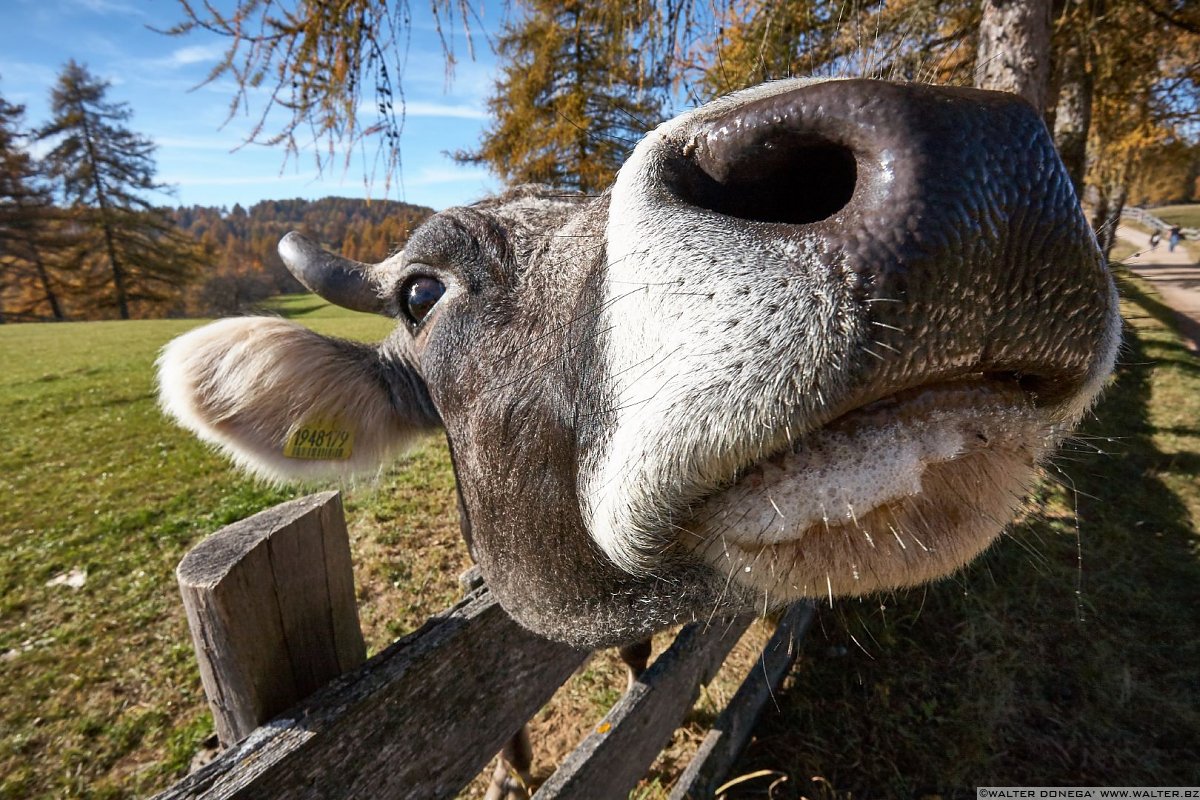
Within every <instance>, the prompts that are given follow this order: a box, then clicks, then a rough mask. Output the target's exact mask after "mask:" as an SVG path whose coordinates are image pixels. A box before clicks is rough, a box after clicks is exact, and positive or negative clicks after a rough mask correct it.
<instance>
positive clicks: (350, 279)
mask: <svg viewBox="0 0 1200 800" xmlns="http://www.w3.org/2000/svg"><path fill="white" fill-rule="evenodd" d="M279 257H280V258H282V259H283V264H284V266H285V267H287V268H288V272H290V273H292V275H294V276H295V278H296V280H298V281H300V282H301V283H302V284H304V286H305V288H307V289H308V290H309V291H312V292H315V293H317V294H318V295H320V296H321V297H323V298H325V299H326V300H328V301H329V302H331V303H333V304H334V305H338V306H341V307H342V308H349V309H352V310H354V311H366V312H368V313H371V314H383V313H384V303H383V298H382V297H380V295H379V291H378V286H377V282H376V280H377V279H376V277H375V267H374V266H372V265H371V264H363V263H361V262H358V261H352V260H350V259H348V258H342V257H341V256H339V255H334V254H333V253H330V252H327V251H325V250H322V249H321V248H320V247H318V246H317V245H316V244H315V243H313V242H311V241H309V240H308V239H306V238H305V237H303V236H301V235H300V234H298V233H296V232H295V231H292V232H291V233H289V234H288V235H287V236H284V237H283V238H282V239H280V240H279Z"/></svg>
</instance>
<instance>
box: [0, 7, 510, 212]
mask: <svg viewBox="0 0 1200 800" xmlns="http://www.w3.org/2000/svg"><path fill="white" fill-rule="evenodd" d="M223 5H225V3H223ZM410 5H411V8H412V12H413V16H414V20H413V23H414V24H413V31H412V38H411V44H410V46H409V55H408V61H407V64H406V67H405V72H404V76H403V87H404V91H405V95H406V101H407V102H406V107H407V112H406V122H405V126H404V133H403V138H402V140H401V151H402V158H403V163H404V168H403V174H402V175H401V176H400V177H401V181H400V182H399V183H397V182H395V181H393V182H392V185H391V186H390V187H388V186H386V185H385V182H384V181H383V180H382V178H376V179H375V180H374V181H373V183H372V184H371V185H370V186H369V187H368V186H367V185H366V181H365V180H364V175H365V173H366V172H367V171H368V170H369V167H368V168H367V169H364V166H363V162H362V160H361V156H355V157H354V160H353V161H351V163H350V165H349V166H348V167H346V166H345V161H344V160H343V158H342V156H341V154H339V156H338V157H337V158H336V159H334V160H333V162H334V163H333V165H332V166H331V167H327V168H326V169H325V171H324V174H320V175H319V174H318V173H317V169H316V167H315V165H314V159H313V157H312V152H311V151H309V152H308V153H302V154H301V156H300V158H299V159H298V160H297V159H291V160H289V161H288V163H287V164H286V165H285V163H284V151H283V150H282V148H279V147H265V146H261V145H246V146H244V147H241V148H240V149H238V147H239V145H240V144H242V142H243V140H244V138H245V136H246V135H247V133H248V132H249V131H250V129H251V127H252V125H253V123H254V122H255V121H256V120H257V118H258V113H259V112H260V111H261V108H254V107H253V106H252V107H251V108H250V110H249V112H248V113H239V114H238V115H237V116H235V117H234V118H233V119H232V120H230V121H229V122H228V123H226V122H225V120H226V118H227V116H228V112H229V104H230V101H231V99H232V98H233V96H234V89H233V84H232V81H231V80H230V79H228V78H221V79H219V80H218V81H216V82H215V83H213V84H209V85H206V86H202V87H199V88H195V87H197V85H198V84H199V83H201V82H202V81H203V79H204V78H205V76H206V75H207V74H208V72H209V70H210V69H211V68H212V66H213V65H214V64H215V63H216V62H217V60H218V58H219V56H220V54H221V52H222V51H223V41H222V40H221V39H219V38H218V37H216V36H213V35H201V34H196V33H193V34H189V35H187V36H184V37H168V36H164V35H162V34H159V33H156V32H154V31H153V30H150V29H149V28H148V27H147V26H152V27H156V28H166V27H169V26H170V25H172V24H173V23H175V22H178V21H180V20H181V19H182V14H181V12H180V9H179V6H178V5H177V4H176V3H175V2H173V0H0V94H2V95H3V96H4V97H5V98H6V99H8V100H9V101H10V102H13V103H20V104H23V105H25V106H26V122H27V124H30V125H38V124H41V123H43V122H45V121H46V120H47V119H48V118H49V108H48V106H49V95H50V89H51V87H52V86H53V85H54V82H55V79H56V77H57V73H58V71H59V69H60V68H61V66H62V65H63V64H64V63H66V61H67V60H68V59H71V58H74V59H75V60H76V61H79V62H81V63H84V64H86V65H87V67H88V68H89V69H90V70H91V72H92V73H93V74H95V75H97V76H98V77H101V78H103V79H105V80H108V81H110V82H111V83H112V87H111V89H110V90H109V98H110V99H112V100H117V101H121V102H125V103H128V104H129V106H130V108H131V109H132V110H133V119H132V121H131V122H130V124H129V127H130V128H131V129H132V130H134V131H136V132H138V133H141V134H143V135H146V136H149V137H150V138H152V139H153V140H154V141H155V142H156V143H157V144H158V151H157V153H156V161H157V164H158V178H159V180H161V181H163V182H165V183H168V184H171V185H172V186H173V187H174V190H175V191H174V195H173V196H162V197H160V198H158V201H159V202H162V203H163V204H165V205H176V204H179V205H208V206H232V205H233V204H234V203H235V202H237V203H241V204H242V205H250V204H252V203H254V202H257V201H258V200H263V199H280V198H290V197H307V198H318V197H325V196H328V195H337V196H342V197H368V196H369V197H371V198H373V199H375V198H381V197H387V198H390V199H394V200H405V201H407V202H410V203H418V204H421V205H427V206H432V207H434V208H437V209H441V208H445V207H447V206H450V205H455V204H459V203H465V202H469V201H471V200H473V199H477V198H478V197H480V196H481V195H483V194H485V193H487V192H489V191H494V190H495V189H496V188H498V186H499V183H498V181H497V180H496V179H495V178H494V177H493V176H492V175H490V174H489V173H488V172H487V170H486V169H484V168H481V167H475V166H461V165H458V164H455V163H454V162H453V161H452V160H451V159H450V158H448V157H447V156H445V155H443V152H444V151H452V150H455V149H459V148H470V147H473V146H475V145H476V144H477V143H478V141H479V136H480V133H481V132H482V130H483V129H484V127H485V126H486V125H487V122H488V118H487V106H486V99H487V97H488V95H489V93H490V92H491V90H492V85H493V81H494V79H495V69H496V67H495V61H494V58H493V56H492V55H491V53H490V51H489V50H488V47H487V45H486V43H485V42H484V41H483V40H482V37H481V36H479V35H476V37H475V45H476V46H475V48H474V49H475V60H473V61H472V60H471V59H470V58H469V57H468V55H467V47H466V43H465V40H464V38H463V37H462V36H458V37H456V39H455V41H454V46H455V49H456V52H457V55H458V64H457V66H456V67H455V71H454V77H453V80H451V81H449V82H447V78H446V74H445V68H444V64H445V61H444V58H443V54H442V47H441V44H440V43H439V41H438V39H437V35H436V32H435V30H434V27H433V24H432V20H431V19H430V18H429V17H428V3H427V2H424V0H412V2H411V3H410ZM500 6H501V4H499V3H496V4H493V9H492V10H494V11H495V12H496V14H497V16H496V17H495V18H494V19H484V20H483V23H482V24H483V26H484V28H485V30H487V31H488V32H490V33H492V34H495V33H496V32H497V31H498V30H499V28H500V23H501V18H500V17H499V16H498V15H499V13H500ZM473 25H475V26H477V25H478V23H473ZM260 96H261V95H260ZM364 100H365V101H366V102H368V103H370V102H371V101H372V98H371V97H366V98H364ZM374 120H375V117H374V114H373V113H372V112H370V111H368V112H366V114H364V115H363V118H362V121H363V122H364V123H366V124H371V123H372V122H374ZM366 150H367V153H368V155H373V153H374V146H373V145H368V146H367V148H366Z"/></svg>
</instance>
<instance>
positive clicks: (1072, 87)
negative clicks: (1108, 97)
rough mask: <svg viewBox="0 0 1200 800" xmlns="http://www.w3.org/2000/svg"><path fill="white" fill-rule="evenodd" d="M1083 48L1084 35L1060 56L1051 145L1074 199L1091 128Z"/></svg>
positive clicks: (1083, 171)
mask: <svg viewBox="0 0 1200 800" xmlns="http://www.w3.org/2000/svg"><path fill="white" fill-rule="evenodd" d="M1087 46H1088V45H1087V35H1086V34H1084V35H1081V36H1080V37H1079V41H1077V42H1075V43H1074V44H1072V45H1071V46H1070V47H1068V48H1067V49H1066V50H1065V51H1064V52H1063V54H1062V58H1061V63H1060V65H1059V90H1058V106H1057V108H1056V110H1055V113H1054V144H1055V145H1057V146H1058V154H1059V156H1061V157H1062V161H1063V165H1064V166H1065V167H1066V168H1067V174H1068V175H1070V176H1071V185H1072V186H1074V187H1075V196H1076V197H1082V196H1083V179H1084V177H1085V175H1086V174H1087V140H1088V129H1089V128H1091V125H1092V74H1091V72H1090V71H1089V70H1088V66H1087V49H1086V48H1087Z"/></svg>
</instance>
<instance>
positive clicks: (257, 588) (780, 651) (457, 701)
mask: <svg viewBox="0 0 1200 800" xmlns="http://www.w3.org/2000/svg"><path fill="white" fill-rule="evenodd" d="M178 577H179V582H180V587H181V589H182V592H183V597H184V604H185V607H186V609H187V615H188V622H189V624H190V626H191V629H192V637H193V642H194V644H195V646H196V652H197V658H198V659H199V662H200V673H201V678H202V681H203V683H204V689H205V693H206V694H207V696H208V699H209V705H210V707H211V708H212V711H213V717H214V720H215V723H216V728H217V732H218V735H219V737H220V739H221V741H222V743H223V744H225V745H227V748H226V749H225V751H224V752H223V753H222V754H221V755H220V756H219V757H218V758H217V759H216V760H215V761H213V762H212V763H210V764H208V765H207V766H205V767H203V768H202V769H200V770H199V771H197V772H195V773H193V774H192V775H189V776H188V777H187V778H185V779H183V780H182V781H180V782H179V783H177V784H176V785H175V786H173V787H171V788H170V789H168V790H167V791H165V792H163V793H162V794H160V795H158V797H159V798H163V799H164V800H166V798H285V797H286V798H323V799H325V800H332V799H334V798H365V797H370V798H441V797H454V796H455V795H456V794H457V793H458V792H459V791H460V790H461V789H462V788H463V787H465V786H466V785H467V784H468V783H469V782H470V781H471V780H472V779H473V778H475V776H477V775H478V774H479V773H480V772H482V771H483V770H484V768H485V767H486V766H487V764H488V762H489V761H491V759H492V758H493V757H494V756H495V754H496V753H497V752H499V751H500V749H501V747H502V746H503V745H504V743H505V742H506V741H508V740H509V739H510V738H511V737H512V736H513V735H514V734H515V733H516V732H517V731H518V730H519V729H520V728H521V726H522V725H523V724H524V723H525V722H527V721H528V720H529V719H530V718H531V717H533V715H534V714H535V713H537V711H538V710H539V709H540V708H541V707H542V706H543V705H544V704H545V703H546V702H547V701H548V700H549V699H550V697H551V696H552V695H553V694H554V692H555V690H556V689H558V687H559V686H560V685H561V684H562V683H563V682H564V681H565V680H566V679H567V678H569V677H570V676H571V675H572V673H573V672H574V671H575V670H576V669H577V668H578V667H579V666H580V665H581V664H582V663H583V662H584V660H585V659H586V658H587V656H588V654H587V653H586V652H583V651H580V650H575V649H572V648H570V647H566V646H565V645H561V644H557V643H554V642H550V641H547V640H545V639H542V638H540V637H538V636H536V635H534V634H532V633H530V632H528V631H526V630H525V629H524V628H522V627H520V626H519V625H517V624H516V623H515V622H513V621H512V620H511V619H510V618H509V617H508V615H507V614H505V613H504V611H503V610H502V609H501V608H500V606H499V605H498V604H497V603H496V601H495V599H494V598H493V597H492V595H491V594H490V593H489V592H488V590H487V587H486V586H483V585H482V581H481V580H480V579H478V577H475V578H474V579H473V580H470V581H468V585H469V586H470V587H471V588H469V590H468V592H467V595H466V597H464V598H463V600H462V601H461V602H459V603H458V604H456V605H455V606H454V607H453V608H450V609H448V610H446V611H445V612H443V613H441V614H438V615H436V616H434V617H433V618H431V619H430V620H429V621H428V622H426V623H425V625H424V626H422V627H421V628H420V629H419V630H417V631H415V632H414V633H411V634H409V635H408V636H405V637H404V638H402V639H400V640H399V641H397V642H395V643H394V644H392V645H391V646H390V647H388V648H387V649H386V650H384V651H383V652H381V653H379V654H378V655H376V656H374V657H373V658H371V659H370V660H366V661H364V658H363V656H364V648H363V644H362V634H361V632H360V630H359V626H358V617H357V612H356V611H355V609H354V590H353V578H352V574H351V568H350V550H349V543H348V539H347V536H346V527H345V522H344V519H343V516H342V506H341V500H340V498H339V496H338V494H337V493H336V492H326V493H323V494H318V495H312V496H309V497H305V498H301V499H298V500H293V501H291V502H289V503H285V504H283V505H280V506H276V507H275V508H272V509H269V510H267V511H264V512H262V513H260V514H257V515H255V516H254V517H251V518H249V519H246V520H243V521H242V522H239V523H236V524H234V525H231V526H229V527H227V528H225V529H223V530H221V531H219V532H218V533H216V534H214V535H212V536H210V537H209V538H207V539H205V540H204V541H203V542H201V543H200V544H199V545H197V546H196V547H195V548H194V549H193V550H192V551H191V552H189V553H188V554H187V556H186V557H185V558H184V559H183V561H182V562H181V563H180V565H179V569H178ZM811 616H812V608H811V606H808V605H805V604H801V605H796V606H793V607H792V608H790V609H788V610H787V611H786V612H785V613H784V614H783V615H782V616H781V618H780V619H779V621H778V624H777V627H776V630H775V632H774V634H773V635H772V637H771V639H770V640H769V641H768V643H767V645H766V647H765V648H764V651H763V653H762V657H761V658H760V659H759V660H758V661H757V662H756V663H755V665H754V667H753V668H752V669H751V670H750V671H749V674H748V675H747V676H746V678H745V680H744V681H743V682H742V684H741V687H740V689H739V690H738V691H737V692H736V693H735V695H734V696H733V698H732V700H731V701H730V702H729V704H728V706H726V708H725V709H724V710H723V711H722V713H721V714H720V715H719V716H718V718H717V720H716V722H715V723H714V724H713V727H712V729H711V730H710V731H709V732H708V734H707V736H706V737H705V739H704V740H703V742H702V743H701V745H700V748H699V750H698V752H697V753H696V755H695V757H694V758H693V759H692V761H691V762H690V764H689V766H688V767H687V768H686V770H685V771H684V773H683V775H682V777H681V778H680V780H679V781H678V782H677V784H676V786H675V787H674V790H673V791H672V793H671V798H672V799H673V800H676V799H677V800H683V798H702V797H711V796H712V795H713V793H714V791H715V789H716V788H717V787H718V786H719V785H720V783H721V782H722V780H723V779H724V777H725V775H726V773H727V771H728V770H729V768H730V766H731V765H732V764H733V762H734V760H736V758H737V757H738V755H739V754H740V752H741V751H742V749H743V748H744V747H745V745H746V744H747V742H748V741H749V738H750V733H751V730H752V729H753V726H754V722H755V720H756V719H757V718H758V715H759V713H760V711H761V710H762V708H763V707H764V705H765V704H766V702H767V700H768V698H769V697H770V695H771V693H772V692H773V691H774V690H775V689H777V688H778V686H779V685H780V683H781V682H782V680H783V678H784V676H785V675H786V674H787V672H788V670H789V668H790V666H791V664H792V662H793V660H794V658H795V656H796V651H797V646H798V644H799V641H800V639H801V638H802V637H803V635H804V632H805V630H806V628H807V627H808V624H809V621H810V619H811ZM749 621H750V620H749V618H746V617H742V618H735V619H715V620H713V621H711V622H710V623H708V624H700V623H693V624H691V625H688V626H686V627H684V628H683V629H682V630H681V631H680V633H679V634H678V636H676V638H675V640H674V642H673V643H672V644H671V646H670V647H669V648H668V649H667V650H665V651H664V652H663V653H662V654H661V655H660V656H659V657H658V658H657V659H656V660H655V661H654V663H653V664H652V665H651V666H650V668H649V669H647V670H646V671H645V672H644V673H643V674H642V676H641V677H640V679H639V680H638V681H637V682H636V683H635V684H634V686H633V687H632V688H631V689H630V691H629V692H627V693H626V694H625V695H624V696H623V697H622V698H621V699H620V700H619V701H618V702H617V703H616V704H615V705H614V706H613V708H612V709H611V710H610V711H609V712H608V714H607V715H606V716H605V718H604V720H603V721H602V722H601V723H600V724H599V725H597V726H596V727H595V728H594V729H593V731H592V733H590V734H589V735H588V736H586V737H585V738H584V740H583V741H582V742H580V743H579V745H578V747H577V748H576V749H575V750H574V752H572V753H571V755H570V756H568V757H567V759H566V760H565V761H564V762H563V763H562V764H561V765H560V766H559V768H558V769H557V770H556V771H555V772H554V773H553V774H552V775H551V776H550V777H549V779H548V780H547V781H546V782H545V783H544V784H543V785H542V786H541V787H540V788H539V789H538V790H537V792H536V794H535V795H534V797H535V798H536V799H537V800H542V799H546V798H589V799H590V800H602V799H603V798H624V797H627V796H628V794H629V792H630V790H631V789H633V788H634V787H635V786H636V785H637V783H638V781H639V780H640V779H641V778H642V777H643V776H644V775H645V774H646V772H647V770H648V769H649V767H650V766H651V765H652V764H653V762H654V760H655V759H656V757H657V755H658V753H659V752H660V751H661V749H662V748H663V747H664V746H665V745H666V744H667V743H668V741H669V740H670V738H671V735H672V733H673V732H674V730H675V729H676V728H677V727H678V726H679V724H680V723H681V722H682V721H683V719H684V717H685V716H686V714H687V713H688V711H689V710H690V709H691V707H692V705H693V704H694V703H695V700H696V698H697V696H698V694H699V691H700V686H701V685H702V684H704V683H706V682H707V681H709V680H710V679H711V678H712V677H713V675H714V674H715V673H716V671H717V669H718V668H719V667H720V666H721V664H722V662H723V661H724V659H725V657H726V655H727V654H728V652H729V650H730V648H731V647H732V646H733V645H734V644H735V643H736V642H737V640H738V638H739V637H740V636H741V633H742V632H743V631H744V630H745V628H746V626H747V625H748V624H749Z"/></svg>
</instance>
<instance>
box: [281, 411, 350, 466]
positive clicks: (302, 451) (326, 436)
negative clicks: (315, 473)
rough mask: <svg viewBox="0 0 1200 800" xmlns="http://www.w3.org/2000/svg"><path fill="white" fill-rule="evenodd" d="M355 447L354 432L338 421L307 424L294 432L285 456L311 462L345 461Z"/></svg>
mask: <svg viewBox="0 0 1200 800" xmlns="http://www.w3.org/2000/svg"><path fill="white" fill-rule="evenodd" d="M353 446H354V431H353V430H352V429H350V428H348V427H346V426H345V425H344V424H342V423H340V422H339V421H337V420H328V419H322V420H314V421H312V422H305V423H304V424H302V425H300V426H299V427H298V428H296V429H295V430H293V431H292V434H291V436H289V437H288V440H287V444H285V445H284V446H283V454H284V455H285V456H287V457H288V458H300V459H307V460H310V461H345V460H346V459H347V458H349V457H350V448H352V447H353Z"/></svg>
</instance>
